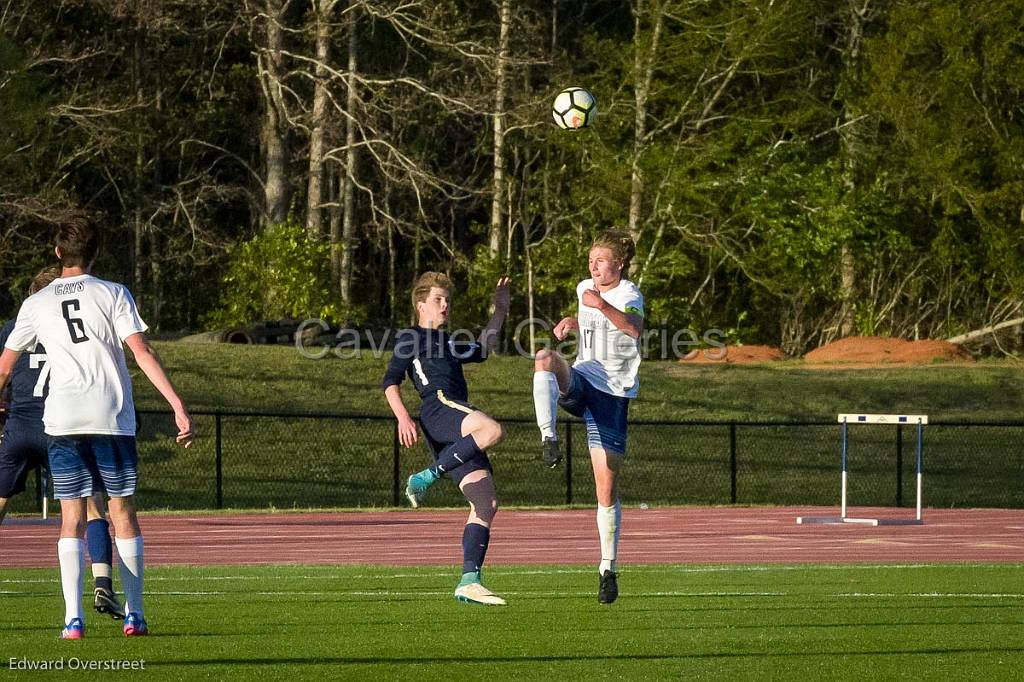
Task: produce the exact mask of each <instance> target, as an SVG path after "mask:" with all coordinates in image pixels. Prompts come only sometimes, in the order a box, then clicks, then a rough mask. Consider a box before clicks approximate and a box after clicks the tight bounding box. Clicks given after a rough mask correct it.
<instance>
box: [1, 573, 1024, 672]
mask: <svg viewBox="0 0 1024 682" xmlns="http://www.w3.org/2000/svg"><path fill="white" fill-rule="evenodd" d="M146 577H147V585H146V587H147V593H148V594H147V604H146V608H147V617H148V619H149V621H150V625H151V628H152V631H153V635H152V636H151V637H149V638H146V639H132V640H128V639H125V638H124V637H123V636H121V634H120V629H119V627H118V626H117V625H116V624H115V623H114V622H113V621H111V620H109V619H106V618H105V617H100V616H98V615H97V614H93V613H91V612H90V614H89V616H88V617H87V631H86V639H84V640H81V641H78V642H60V641H57V639H56V635H57V632H58V630H59V627H58V626H59V624H60V620H61V617H62V615H63V613H62V602H61V597H60V592H59V585H58V583H57V580H56V576H55V571H54V570H10V569H8V570H4V571H3V572H2V573H0V593H2V594H3V603H4V605H5V608H4V609H3V613H2V615H0V643H2V647H0V649H2V652H3V661H2V663H3V665H4V667H5V668H9V666H10V665H11V661H12V660H13V661H15V662H19V661H21V660H22V659H26V660H27V661H47V660H54V659H59V658H61V657H64V658H65V665H67V664H68V659H70V658H72V657H75V658H77V659H80V660H91V661H99V660H108V659H129V660H138V659H141V660H143V661H144V662H145V674H144V676H145V679H174V680H194V679H256V678H257V677H259V678H262V679H267V680H280V679H404V680H411V679H424V680H428V679H431V680H432V679H440V678H442V676H443V677H447V678H448V679H453V680H456V679H457V680H468V679H480V680H490V681H494V680H506V679H557V680H559V681H560V682H565V681H567V680H595V679H628V680H638V679H651V680H654V679H728V680H769V679H800V680H828V679H844V680H852V679H860V680H870V679H885V680H890V679H913V680H923V679H935V680H940V679H941V680H949V679H968V678H970V679H979V680H980V679H985V680H1010V679H1020V677H1019V675H1020V671H1021V670H1022V669H1024V643H1022V640H1021V637H1020V634H1021V632H1022V626H1024V592H1022V591H1021V584H1022V579H1024V566H1020V565H977V564H972V565H956V564H953V565H943V566H933V565H930V566H920V565H910V566H860V565H848V566H839V565H821V566H771V565H764V566H629V567H627V568H626V569H625V570H624V572H623V573H622V576H621V580H620V584H621V587H622V597H621V598H620V599H619V601H618V602H617V603H616V604H614V605H612V606H599V605H598V604H597V603H596V599H595V590H596V575H595V574H594V571H593V569H592V568H591V567H572V568H569V567H560V568H552V567H549V568H543V567H540V568H530V567H503V568H493V569H491V570H490V571H489V572H488V573H487V582H488V584H489V586H490V587H491V588H492V589H493V590H494V591H495V592H497V593H499V594H502V595H503V596H505V597H506V598H507V599H508V600H509V606H508V607H505V608H497V607H480V606H469V605H464V604H459V603H457V602H455V601H454V600H453V599H452V597H451V591H452V589H453V588H454V583H455V580H456V576H455V575H454V573H453V572H452V570H450V569H446V568H385V567H366V566H358V567H351V566H338V567H325V566H315V567H314V566H270V567H227V568H192V567H189V568H153V569H149V570H148V571H147V576H146ZM5 672H6V670H5ZM67 674H68V671H67V670H65V671H64V672H63V673H61V672H59V671H52V672H50V673H45V672H39V671H34V672H25V673H16V674H15V675H14V676H12V679H15V678H17V677H24V678H26V679H28V678H31V679H50V678H57V677H62V676H63V675H67ZM120 674H124V675H127V674H132V673H120Z"/></svg>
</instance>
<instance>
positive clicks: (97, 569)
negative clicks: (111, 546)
mask: <svg viewBox="0 0 1024 682" xmlns="http://www.w3.org/2000/svg"><path fill="white" fill-rule="evenodd" d="M112 576H113V569H112V568H111V567H110V564H93V565H92V579H93V580H95V579H96V578H110V577H112Z"/></svg>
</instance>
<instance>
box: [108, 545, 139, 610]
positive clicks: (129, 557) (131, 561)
mask: <svg viewBox="0 0 1024 682" xmlns="http://www.w3.org/2000/svg"><path fill="white" fill-rule="evenodd" d="M114 543H115V544H116V545H117V555H118V559H119V561H118V570H119V572H120V575H121V589H122V590H124V597H125V600H126V601H127V604H125V607H124V610H125V613H137V614H138V615H139V617H140V618H142V619H143V620H145V615H144V614H143V611H142V572H143V562H142V536H141V535H139V536H137V537H134V538H114Z"/></svg>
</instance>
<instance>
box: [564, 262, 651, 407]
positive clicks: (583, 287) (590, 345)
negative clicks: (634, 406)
mask: <svg viewBox="0 0 1024 682" xmlns="http://www.w3.org/2000/svg"><path fill="white" fill-rule="evenodd" d="M593 288H594V280H593V279H585V280H583V281H582V282H580V283H579V284H578V285H576V299H577V300H578V301H579V304H580V309H579V314H578V315H577V318H576V319H577V320H578V321H579V324H580V349H579V352H578V353H577V354H576V362H574V363H573V365H572V366H573V367H574V368H575V369H576V371H577V372H579V373H580V374H582V375H583V376H584V377H586V379H587V381H589V382H590V384H591V385H592V386H593V387H594V388H596V389H598V390H601V391H604V392H605V393H610V394H612V395H617V396H623V397H625V398H635V397H636V395H637V392H639V390H640V379H639V378H638V377H637V370H639V369H640V343H639V341H638V340H637V339H634V338H633V337H631V336H629V335H628V334H626V333H625V332H623V331H621V330H620V329H619V328H618V327H616V326H615V325H613V324H612V323H611V322H610V321H609V320H608V318H607V317H605V316H604V315H603V314H601V311H600V310H598V309H597V308H591V307H589V306H585V305H583V292H584V291H587V290H588V289H593ZM601 297H602V298H604V300H606V301H608V302H609V303H610V304H611V305H612V307H614V308H616V309H618V310H621V311H622V312H624V313H628V314H630V315H639V316H640V317H643V315H644V297H643V294H641V293H640V290H639V289H637V287H636V285H635V284H633V283H632V282H630V281H629V280H628V279H623V280H619V283H618V285H616V286H615V288H614V289H609V290H608V291H604V292H601Z"/></svg>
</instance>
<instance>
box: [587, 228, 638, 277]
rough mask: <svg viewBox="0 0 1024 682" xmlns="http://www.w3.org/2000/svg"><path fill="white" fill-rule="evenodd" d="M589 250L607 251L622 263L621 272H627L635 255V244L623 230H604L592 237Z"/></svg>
mask: <svg viewBox="0 0 1024 682" xmlns="http://www.w3.org/2000/svg"><path fill="white" fill-rule="evenodd" d="M590 248H591V249H608V250H609V251H611V252H612V255H613V256H614V257H615V258H618V259H619V260H621V261H622V271H623V273H626V272H628V271H629V262H630V261H631V260H633V256H635V255H636V244H634V243H633V238H632V237H631V236H630V235H629V232H626V231H625V230H605V231H604V232H602V233H601V234H599V235H597V236H596V237H594V242H593V243H592V244H591V245H590Z"/></svg>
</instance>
